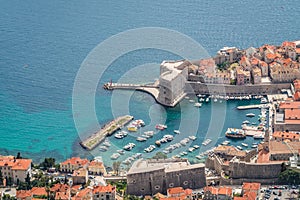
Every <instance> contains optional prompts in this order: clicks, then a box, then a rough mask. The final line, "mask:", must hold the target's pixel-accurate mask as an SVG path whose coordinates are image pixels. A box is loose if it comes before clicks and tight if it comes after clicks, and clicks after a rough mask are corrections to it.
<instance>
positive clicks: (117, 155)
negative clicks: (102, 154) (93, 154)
mask: <svg viewBox="0 0 300 200" xmlns="http://www.w3.org/2000/svg"><path fill="white" fill-rule="evenodd" d="M119 157H120V154H119V153H114V154H113V155H111V156H110V158H111V159H112V160H116V159H118V158H119Z"/></svg>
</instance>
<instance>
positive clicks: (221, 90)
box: [186, 82, 291, 95]
mask: <svg viewBox="0 0 300 200" xmlns="http://www.w3.org/2000/svg"><path fill="white" fill-rule="evenodd" d="M186 84H189V85H190V86H191V87H192V88H193V89H194V92H195V93H196V94H210V95H212V94H221V95H225V94H226V95H250V94H251V95H266V94H278V93H280V90H281V89H289V88H290V86H291V84H290V83H281V84H266V85H221V84H204V83H197V82H188V83H186Z"/></svg>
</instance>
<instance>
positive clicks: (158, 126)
mask: <svg viewBox="0 0 300 200" xmlns="http://www.w3.org/2000/svg"><path fill="white" fill-rule="evenodd" d="M155 128H156V129H158V130H164V129H166V128H168V126H167V125H164V124H156V126H155Z"/></svg>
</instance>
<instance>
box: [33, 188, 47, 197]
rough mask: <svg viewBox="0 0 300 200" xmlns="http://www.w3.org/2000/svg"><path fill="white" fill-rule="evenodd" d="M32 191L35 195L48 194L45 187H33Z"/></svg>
mask: <svg viewBox="0 0 300 200" xmlns="http://www.w3.org/2000/svg"><path fill="white" fill-rule="evenodd" d="M31 193H32V195H34V196H43V195H45V196H47V191H46V189H45V188H44V187H33V188H31Z"/></svg>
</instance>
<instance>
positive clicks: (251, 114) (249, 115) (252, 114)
mask: <svg viewBox="0 0 300 200" xmlns="http://www.w3.org/2000/svg"><path fill="white" fill-rule="evenodd" d="M246 116H247V117H254V116H255V114H254V113H248V114H246Z"/></svg>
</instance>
